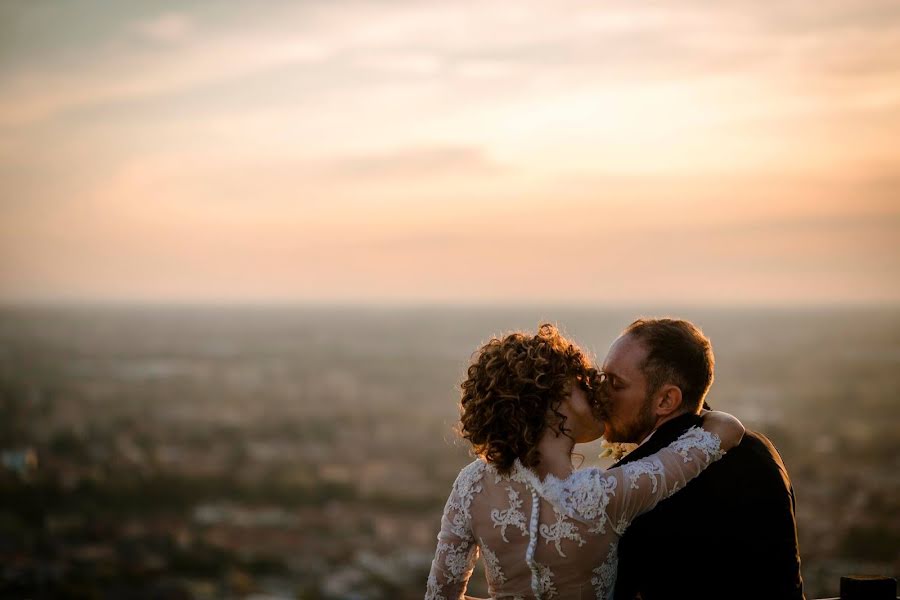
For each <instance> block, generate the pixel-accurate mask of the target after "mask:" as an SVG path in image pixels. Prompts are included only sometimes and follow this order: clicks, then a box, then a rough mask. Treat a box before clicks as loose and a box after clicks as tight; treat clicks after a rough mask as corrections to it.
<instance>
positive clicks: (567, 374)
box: [459, 324, 600, 473]
mask: <svg viewBox="0 0 900 600" xmlns="http://www.w3.org/2000/svg"><path fill="white" fill-rule="evenodd" d="M467 375H468V376H467V378H466V380H465V381H463V383H462V386H461V387H462V400H461V402H460V404H461V406H460V423H459V434H460V435H461V436H462V437H463V438H465V439H467V440H468V441H469V442H470V443H471V444H472V446H473V447H474V451H475V453H476V454H478V455H479V456H481V457H482V458H484V459H485V460H487V461H488V462H490V463H491V464H493V465H494V467H495V468H496V469H497V470H498V471H499V472H500V473H508V472H509V471H510V469H511V468H512V466H513V464H514V463H515V460H516V459H517V458H518V459H519V460H521V461H522V464H523V465H524V466H526V467H528V468H534V467H536V466H537V465H538V464H540V452H539V451H538V449H537V444H538V441H539V440H540V438H541V434H542V433H543V431H544V429H545V428H546V427H547V426H548V425H555V426H556V427H557V428H558V430H559V432H560V433H562V434H563V435H568V432H569V431H570V430H569V429H567V428H566V427H565V421H566V419H565V416H564V415H563V414H562V413H560V412H559V405H560V404H561V403H562V401H563V400H564V399H565V398H566V397H567V396H568V395H569V394H570V393H571V385H572V380H573V379H574V380H576V381H577V382H578V385H581V386H582V388H583V389H584V390H585V391H586V392H587V396H588V399H589V400H590V401H591V402H592V403H593V402H594V398H595V397H596V394H597V390H598V389H599V387H600V385H599V382H600V377H599V372H598V371H597V369H595V368H594V367H593V366H592V365H591V362H590V361H589V360H588V359H587V357H586V356H585V354H584V352H582V350H581V348H579V347H578V346H576V345H575V344H573V343H572V342H570V341H569V340H567V339H566V338H565V337H563V336H562V335H561V334H560V332H559V330H558V329H557V328H556V327H555V326H554V325H550V324H544V325H541V326H540V328H538V332H537V334H536V335H534V336H530V335H526V334H524V333H511V334H509V335H507V336H505V337H503V338H502V339H499V338H493V339H491V340H490V341H489V342H488V343H487V344H485V345H484V346H482V347H481V349H480V350H478V352H476V355H475V357H474V359H473V362H472V364H471V365H470V366H469V369H468V372H467ZM551 413H552V414H553V415H555V419H554V418H553V417H550V418H549V419H548V415H549V414H551ZM554 420H555V422H549V421H554Z"/></svg>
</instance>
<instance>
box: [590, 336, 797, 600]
mask: <svg viewBox="0 0 900 600" xmlns="http://www.w3.org/2000/svg"><path fill="white" fill-rule="evenodd" d="M713 366H714V359H713V353H712V347H711V346H710V342H709V339H708V338H706V337H705V336H704V335H703V333H702V332H701V331H700V330H699V329H698V328H697V327H695V326H694V325H693V324H691V323H689V322H687V321H681V320H675V319H646V320H645V319H641V320H637V321H635V322H634V323H632V324H631V325H629V326H628V328H627V329H626V330H625V331H624V332H623V333H622V335H621V336H620V337H619V338H618V339H617V340H616V341H615V342H614V343H613V345H612V347H611V348H610V350H609V354H607V356H606V360H605V361H604V364H603V372H604V374H605V376H606V380H605V384H604V387H605V390H606V391H607V392H608V396H607V397H608V399H609V400H608V403H605V405H604V406H603V407H601V411H602V412H603V413H604V414H603V418H604V420H605V421H606V433H605V435H604V437H605V438H606V439H607V440H608V441H610V442H631V443H640V444H641V445H640V446H639V447H638V448H637V449H636V450H634V451H633V452H631V453H630V454H628V455H627V456H626V457H625V458H624V459H622V460H621V461H619V462H618V463H617V464H616V465H615V466H619V465H623V464H627V463H629V462H631V461H633V460H637V459H639V458H643V457H645V456H648V455H650V454H652V453H654V452H656V451H658V450H660V449H662V448H663V447H665V446H667V445H668V444H670V443H671V442H673V441H674V440H675V439H677V438H678V437H679V436H680V435H681V434H682V433H683V432H684V431H685V430H687V429H688V428H690V427H691V426H693V425H697V424H699V422H700V420H701V417H700V416H699V414H698V413H699V412H700V410H701V408H702V407H704V405H705V404H704V397H705V396H706V392H707V391H708V390H709V387H710V385H711V384H712V381H713ZM803 597H804V596H803V582H802V580H801V578H800V555H799V551H798V548H797V526H796V522H795V520H794V492H793V489H792V488H791V480H790V478H789V477H788V473H787V469H786V468H785V466H784V463H783V462H782V460H781V457H780V456H779V455H778V451H777V450H775V447H774V446H773V445H772V442H770V441H769V440H768V439H766V437H765V436H763V435H761V434H759V433H755V432H752V431H749V430H748V431H747V433H746V434H745V435H744V439H743V441H742V442H741V443H740V445H739V446H737V447H736V448H734V449H732V450H731V451H730V452H728V453H727V454H726V455H725V457H724V458H723V459H722V460H720V461H718V462H716V463H714V464H712V465H711V466H710V467H709V468H708V469H707V470H706V471H705V472H703V473H701V474H700V476H699V477H697V478H696V479H695V480H694V481H692V482H690V483H689V484H688V485H687V486H686V487H685V489H684V490H683V491H681V492H679V493H678V494H675V495H674V496H672V497H670V498H669V499H667V500H664V501H663V502H661V503H660V504H659V505H658V506H657V507H656V508H655V509H654V510H652V511H650V512H649V513H646V514H644V515H643V516H640V517H638V518H637V519H635V520H634V522H633V523H632V525H631V527H630V528H629V529H628V530H627V531H626V532H625V535H624V536H623V537H622V539H621V540H620V542H619V570H618V577H617V581H616V589H615V598H616V600H633V599H635V598H641V599H642V600H657V599H666V600H672V599H677V598H690V599H691V600H702V599H716V600H721V599H725V598H727V599H744V598H745V599H747V600H751V599H752V600H763V599H765V600H780V599H790V600H802V599H803Z"/></svg>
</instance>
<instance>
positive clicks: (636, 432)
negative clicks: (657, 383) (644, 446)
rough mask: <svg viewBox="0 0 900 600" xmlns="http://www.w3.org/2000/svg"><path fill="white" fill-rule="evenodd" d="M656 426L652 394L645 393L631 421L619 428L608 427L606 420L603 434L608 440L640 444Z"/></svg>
mask: <svg viewBox="0 0 900 600" xmlns="http://www.w3.org/2000/svg"><path fill="white" fill-rule="evenodd" d="M655 426H656V418H655V417H654V416H653V395H652V394H647V397H646V398H644V404H643V405H642V406H641V410H640V412H638V414H637V417H635V419H634V421H632V422H631V423H627V424H626V425H625V426H623V427H622V428H621V429H619V428H610V424H609V421H607V426H606V433H605V434H604V435H603V437H604V438H606V439H607V441H610V442H625V443H629V444H640V443H641V441H643V439H644V438H645V437H647V436H648V435H649V434H650V432H651V431H653V428H654V427H655Z"/></svg>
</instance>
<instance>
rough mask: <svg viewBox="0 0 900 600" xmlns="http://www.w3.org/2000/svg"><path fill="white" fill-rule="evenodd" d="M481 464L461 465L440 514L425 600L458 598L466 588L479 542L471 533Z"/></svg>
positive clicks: (451, 599) (482, 466)
mask: <svg viewBox="0 0 900 600" xmlns="http://www.w3.org/2000/svg"><path fill="white" fill-rule="evenodd" d="M483 471H484V463H482V462H481V461H475V462H473V463H472V464H470V465H469V466H468V467H466V468H464V469H463V470H462V471H461V472H460V474H459V476H458V477H457V478H456V482H454V484H453V489H452V490H451V492H450V497H449V498H447V504H446V506H444V514H443V516H442V517H441V531H440V532H439V533H438V537H437V540H438V544H437V550H436V551H435V554H434V560H433V561H432V562H431V572H430V573H429V574H428V583H427V586H426V590H425V600H458V599H459V598H462V597H463V594H464V593H465V591H466V584H467V583H468V582H469V577H471V576H472V570H473V569H474V568H475V561H476V560H477V559H478V545H477V544H476V543H475V536H474V535H473V534H472V529H471V520H472V515H471V513H470V511H469V509H470V507H471V504H472V498H473V497H474V495H475V494H477V493H478V492H480V491H481V483H480V481H481V476H482V473H483Z"/></svg>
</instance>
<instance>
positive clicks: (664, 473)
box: [544, 411, 744, 535]
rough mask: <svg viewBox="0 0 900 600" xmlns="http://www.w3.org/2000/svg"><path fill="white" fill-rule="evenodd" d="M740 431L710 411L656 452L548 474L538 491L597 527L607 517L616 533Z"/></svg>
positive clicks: (716, 456) (702, 466)
mask: <svg viewBox="0 0 900 600" xmlns="http://www.w3.org/2000/svg"><path fill="white" fill-rule="evenodd" d="M743 435H744V426H743V425H742V424H741V422H740V421H738V420H737V419H736V418H734V417H733V416H731V415H728V414H726V413H719V412H713V411H711V412H708V413H706V414H704V417H703V427H702V428H700V427H692V428H690V429H689V430H687V431H686V432H685V433H684V434H682V436H681V437H679V438H678V439H677V440H675V441H674V442H672V443H671V444H670V445H669V446H666V447H665V448H663V449H662V450H660V451H659V452H657V453H655V454H651V455H650V456H647V457H646V458H642V459H640V460H636V461H634V462H631V463H628V464H626V465H623V466H621V467H616V468H614V469H609V470H608V471H605V472H604V471H602V470H600V469H582V470H580V471H576V472H575V473H574V474H572V476H570V477H569V478H567V479H565V480H563V481H552V480H551V481H550V482H548V484H547V485H546V486H545V489H544V495H545V497H546V498H547V499H548V500H549V501H551V502H553V503H554V504H556V505H558V506H559V507H560V508H562V509H563V510H564V512H566V513H567V514H569V516H571V517H573V518H576V519H579V520H581V521H586V522H589V523H591V524H594V525H597V526H599V528H600V529H601V530H604V528H605V526H606V524H607V523H611V525H612V527H613V528H614V529H615V531H616V532H618V533H619V534H620V535H621V533H623V532H624V530H625V527H627V526H628V524H629V523H630V522H631V521H632V520H633V519H634V518H635V517H637V516H638V515H640V514H643V513H645V512H647V511H649V510H651V509H653V507H655V506H656V505H657V504H658V503H659V502H660V501H661V500H664V499H665V498H668V497H669V496H671V495H672V494H673V493H675V492H676V491H678V490H679V489H681V488H683V487H684V486H685V484H686V483H687V482H688V481H690V480H691V479H693V478H694V477H696V476H697V475H699V474H700V473H701V472H702V471H703V470H704V469H705V468H706V467H708V466H709V465H710V464H711V463H713V462H714V461H716V460H718V459H719V458H721V457H722V455H723V454H724V453H725V451H727V450H730V449H731V448H733V447H734V446H736V445H737V444H738V443H740V441H741V438H743Z"/></svg>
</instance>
